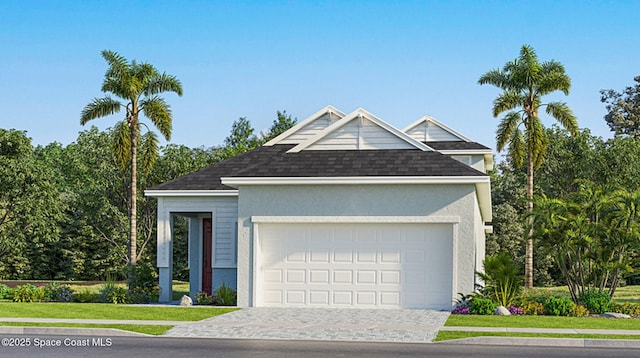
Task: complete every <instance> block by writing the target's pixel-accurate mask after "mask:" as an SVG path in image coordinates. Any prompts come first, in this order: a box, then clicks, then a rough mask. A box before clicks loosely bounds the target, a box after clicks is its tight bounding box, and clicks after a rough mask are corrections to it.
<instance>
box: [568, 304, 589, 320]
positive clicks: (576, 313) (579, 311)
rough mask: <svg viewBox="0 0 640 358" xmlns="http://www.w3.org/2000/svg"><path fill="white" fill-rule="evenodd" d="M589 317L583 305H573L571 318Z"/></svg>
mask: <svg viewBox="0 0 640 358" xmlns="http://www.w3.org/2000/svg"><path fill="white" fill-rule="evenodd" d="M588 315H589V310H588V309H587V308H586V307H585V306H583V305H575V306H573V311H571V316H573V317H584V316H588Z"/></svg>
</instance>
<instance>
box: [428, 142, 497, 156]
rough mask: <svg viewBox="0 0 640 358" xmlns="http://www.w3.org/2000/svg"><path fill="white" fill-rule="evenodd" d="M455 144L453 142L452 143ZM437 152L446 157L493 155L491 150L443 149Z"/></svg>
mask: <svg viewBox="0 0 640 358" xmlns="http://www.w3.org/2000/svg"><path fill="white" fill-rule="evenodd" d="M454 143H455V142H454ZM438 152H440V153H442V154H447V155H473V154H476V155H485V154H491V155H493V151H492V150H491V149H445V150H439V151H438Z"/></svg>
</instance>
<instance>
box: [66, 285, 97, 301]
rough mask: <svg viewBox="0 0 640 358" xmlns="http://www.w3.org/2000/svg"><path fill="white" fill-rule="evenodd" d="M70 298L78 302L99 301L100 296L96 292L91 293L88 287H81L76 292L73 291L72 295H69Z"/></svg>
mask: <svg viewBox="0 0 640 358" xmlns="http://www.w3.org/2000/svg"><path fill="white" fill-rule="evenodd" d="M71 300H72V301H73V302H79V303H92V302H100V296H99V295H98V294H95V293H93V292H92V291H91V290H90V289H88V288H83V289H80V290H79V291H77V292H74V293H73V296H71Z"/></svg>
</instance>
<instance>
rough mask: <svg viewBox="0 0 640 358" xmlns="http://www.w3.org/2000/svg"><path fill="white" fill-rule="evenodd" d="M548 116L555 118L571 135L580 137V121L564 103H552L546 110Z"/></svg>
mask: <svg viewBox="0 0 640 358" xmlns="http://www.w3.org/2000/svg"><path fill="white" fill-rule="evenodd" d="M545 110H546V112H547V114H548V115H550V116H551V117H553V118H555V119H556V120H557V121H558V122H559V123H560V124H561V125H562V126H563V127H564V128H566V129H567V130H568V131H569V132H570V133H571V135H573V136H576V135H578V130H579V128H578V119H577V118H576V116H575V115H574V114H573V111H572V110H571V108H569V106H567V104H566V103H564V102H551V103H549V104H547V106H546V108H545Z"/></svg>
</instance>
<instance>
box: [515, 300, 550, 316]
mask: <svg viewBox="0 0 640 358" xmlns="http://www.w3.org/2000/svg"><path fill="white" fill-rule="evenodd" d="M520 308H521V309H522V312H523V313H524V314H526V315H528V316H540V315H543V314H544V306H543V305H542V303H540V302H535V301H533V302H529V303H525V304H524V305H522V306H521V307H520Z"/></svg>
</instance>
